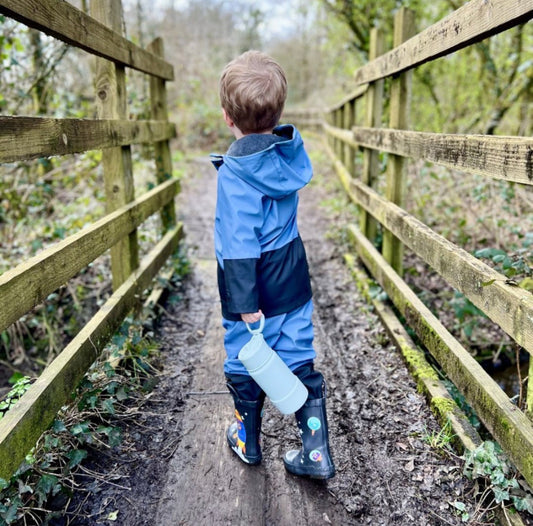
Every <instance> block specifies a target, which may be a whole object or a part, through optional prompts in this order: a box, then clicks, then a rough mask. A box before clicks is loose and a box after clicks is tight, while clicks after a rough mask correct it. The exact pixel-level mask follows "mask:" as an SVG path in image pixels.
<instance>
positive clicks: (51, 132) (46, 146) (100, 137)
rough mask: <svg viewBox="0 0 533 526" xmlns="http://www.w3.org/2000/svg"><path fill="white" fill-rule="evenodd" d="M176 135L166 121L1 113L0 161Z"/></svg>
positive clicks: (167, 137) (144, 141) (92, 148)
mask: <svg viewBox="0 0 533 526" xmlns="http://www.w3.org/2000/svg"><path fill="white" fill-rule="evenodd" d="M175 136H176V126H175V125H174V124H172V123H170V122H165V121H163V120H153V121H126V120H104V119H101V120H93V119H50V118H46V117H13V116H8V117H5V116H0V163H11V162H16V161H22V160H27V159H36V158H38V157H49V156H51V155H67V154H72V153H79V152H85V151H89V150H99V149H103V148H110V147H113V146H125V145H128V144H141V143H148V142H156V141H167V140H168V139H171V138H173V137H175Z"/></svg>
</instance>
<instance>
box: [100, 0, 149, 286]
mask: <svg viewBox="0 0 533 526" xmlns="http://www.w3.org/2000/svg"><path fill="white" fill-rule="evenodd" d="M91 15H92V17H93V18H95V19H96V20H98V21H100V22H102V23H103V24H105V25H107V26H108V27H110V28H111V29H113V30H114V31H115V32H116V33H119V34H122V3H121V1H120V0H91ZM95 88H96V100H97V106H98V117H99V118H101V119H123V120H126V119H127V118H128V115H127V98H126V72H125V68H124V67H123V66H117V65H115V64H114V63H113V62H109V61H108V60H106V59H103V58H97V59H96V73H95ZM102 164H103V168H104V184H105V193H106V211H107V212H108V213H110V212H113V211H114V210H116V209H117V208H120V207H121V206H123V205H125V204H127V203H129V202H131V201H133V199H134V187H133V170H132V161H131V147H130V146H121V147H118V148H106V149H105V150H103V152H102ZM138 266H139V248H138V242H137V232H136V231H133V232H132V233H131V234H130V235H129V236H128V237H127V238H125V239H124V240H122V241H120V242H119V243H117V244H116V245H115V246H114V247H113V248H111V271H112V274H113V289H114V290H116V289H117V288H118V287H119V286H120V285H121V284H122V283H124V281H126V279H127V278H128V276H129V275H130V274H131V273H132V272H133V271H134V270H135V269H136V268H137V267H138Z"/></svg>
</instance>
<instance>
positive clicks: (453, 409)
mask: <svg viewBox="0 0 533 526" xmlns="http://www.w3.org/2000/svg"><path fill="white" fill-rule="evenodd" d="M348 235H349V237H350V238H351V239H352V241H353V242H354V243H357V236H361V235H362V234H361V232H360V231H359V229H357V228H354V227H352V226H348ZM344 261H345V263H346V265H347V266H348V268H349V269H350V271H351V273H352V276H354V279H355V280H356V283H357V287H358V288H359V290H361V292H362V294H363V295H364V296H365V298H366V300H367V301H368V302H369V303H371V304H372V306H373V307H374V310H375V312H376V314H377V315H378V316H379V319H380V320H381V322H382V323H383V326H384V327H385V329H386V330H387V334H388V335H389V338H390V340H391V341H392V342H393V343H394V345H395V346H396V348H397V349H398V352H400V353H401V355H402V356H403V358H404V360H405V363H406V364H407V367H408V368H409V371H410V372H411V374H412V375H413V377H414V379H415V380H416V383H417V388H418V390H419V391H420V392H422V393H423V394H424V395H425V396H426V398H427V399H428V401H429V405H430V407H431V410H432V411H433V413H435V415H436V416H437V418H438V419H439V422H440V423H441V425H443V426H444V425H447V424H449V425H450V426H451V432H452V433H453V437H454V438H453V442H454V445H455V446H456V448H457V449H458V450H459V451H461V450H468V451H472V450H474V449H475V448H476V447H478V446H479V445H480V444H481V442H482V440H481V437H480V436H479V433H478V432H477V431H476V430H475V428H474V427H473V426H472V424H471V423H470V421H469V420H468V418H467V417H466V415H465V414H464V412H463V411H462V410H461V409H460V408H459V406H458V405H457V404H456V403H455V400H454V399H453V398H452V396H451V395H450V393H449V392H448V390H447V389H446V387H445V385H444V384H443V382H442V381H441V379H440V378H439V375H438V374H437V371H435V369H433V367H432V366H431V365H430V364H429V363H428V361H427V359H426V355H425V353H424V351H423V350H422V349H420V348H419V347H418V345H416V344H415V342H414V341H413V339H412V338H411V337H410V336H409V333H408V332H407V330H406V329H405V327H404V326H403V324H402V322H401V321H400V320H399V319H398V317H397V315H396V313H395V312H394V310H393V309H392V308H391V307H389V305H388V303H389V302H388V301H387V302H386V303H385V302H383V301H380V300H378V299H377V298H375V297H372V296H371V295H370V292H369V286H370V283H371V280H370V279H369V278H368V274H366V272H365V271H363V270H362V269H360V268H359V265H358V264H357V263H356V261H355V258H354V256H353V255H352V254H345V255H344ZM372 283H373V280H372Z"/></svg>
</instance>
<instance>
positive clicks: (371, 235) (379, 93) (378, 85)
mask: <svg viewBox="0 0 533 526" xmlns="http://www.w3.org/2000/svg"><path fill="white" fill-rule="evenodd" d="M384 42H385V40H384V38H383V34H382V33H381V31H380V30H379V29H377V28H373V29H372V31H371V33H370V53H369V57H368V58H369V60H374V59H375V58H376V57H379V56H380V55H382V54H383V51H384V48H385V44H384ZM365 106H366V115H365V126H367V127H369V128H381V116H382V113H383V80H382V79H380V80H377V81H375V82H372V83H371V84H370V85H369V86H368V90H367V92H366V95H365ZM378 175H379V153H378V152H377V151H376V150H372V149H370V148H365V149H364V152H363V172H362V174H361V181H362V182H363V183H364V184H366V185H368V186H370V187H373V186H374V184H375V181H376V179H377V177H378ZM359 211H360V217H361V219H360V222H359V228H360V229H361V232H363V234H364V235H365V236H366V237H367V238H368V239H370V240H371V241H372V242H373V241H374V239H375V238H376V234H377V223H376V220H375V219H374V218H373V217H371V216H370V214H369V213H368V212H367V211H366V210H364V209H363V208H362V207H360V209H359Z"/></svg>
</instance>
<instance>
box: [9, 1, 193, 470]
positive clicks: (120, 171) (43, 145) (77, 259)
mask: <svg viewBox="0 0 533 526" xmlns="http://www.w3.org/2000/svg"><path fill="white" fill-rule="evenodd" d="M91 6H92V8H93V9H94V12H95V13H96V15H95V16H97V17H98V18H100V19H101V21H98V20H96V19H95V18H92V17H90V16H89V15H86V14H84V13H83V12H81V11H80V10H78V9H76V8H75V7H73V6H72V5H70V4H69V3H68V2H66V1H63V0H38V1H37V0H24V1H20V0H0V13H3V14H7V15H8V16H11V17H12V18H14V19H15V20H19V21H21V22H24V23H27V24H28V25H29V26H30V27H34V28H37V29H39V30H41V31H43V32H45V33H47V34H49V35H52V36H55V37H56V38H59V39H60V40H63V41H65V42H67V43H69V44H72V45H75V46H78V47H80V48H82V49H85V50H86V51H89V52H90V53H92V54H94V55H97V56H98V57H102V58H98V59H97V60H96V68H95V69H96V74H95V77H96V80H95V84H96V86H97V97H96V101H97V103H98V105H99V107H98V109H99V112H98V113H99V115H100V116H101V117H102V119H97V120H95V119H53V118H51V117H48V116H44V117H19V116H0V162H3V163H7V162H9V163H11V162H17V161H20V160H29V159H35V158H37V157H43V156H50V155H67V154H73V153H78V152H84V151H88V150H94V149H98V150H102V165H103V179H104V190H105V196H106V203H105V204H106V212H107V213H106V215H105V216H104V217H102V218H101V219H99V220H97V221H95V222H94V223H93V224H91V225H89V226H87V227H86V228H84V229H83V230H81V231H80V232H77V233H75V234H73V235H71V236H69V237H68V238H66V239H64V240H62V241H60V242H58V243H56V244H54V245H52V246H50V247H49V248H46V249H44V250H42V251H41V252H40V253H38V254H37V255H36V256H34V257H33V258H30V259H28V260H27V261H24V262H21V263H20V264H18V265H16V266H15V267H14V268H12V269H10V270H8V271H6V272H5V273H4V274H2V275H1V276H0V331H3V330H4V329H6V328H7V327H8V326H9V325H11V324H12V323H14V322H16V321H17V320H18V319H19V318H20V317H21V316H23V315H24V314H26V313H27V312H29V311H30V310H31V309H32V308H33V307H35V306H36V305H38V304H39V303H41V302H43V301H46V298H47V297H48V296H49V294H50V293H52V292H53V291H54V290H57V289H58V288H59V287H60V286H62V285H64V284H65V283H67V282H68V280H69V279H71V278H72V277H73V276H74V275H76V274H77V273H78V272H79V271H81V270H82V269H84V268H86V267H87V265H89V264H90V263H91V262H92V261H94V260H95V259H96V258H97V257H99V256H100V255H101V254H103V253H104V252H105V251H107V250H110V252H111V277H112V280H113V283H112V285H113V288H114V290H115V292H114V293H113V294H112V296H111V297H110V298H109V299H108V301H107V302H106V303H105V305H104V306H103V307H102V308H101V309H100V310H99V311H98V312H97V313H96V315H95V316H94V317H93V318H92V319H91V320H90V321H89V322H88V323H87V324H86V325H85V326H84V327H83V328H82V329H81V330H80V332H79V333H78V334H77V335H76V336H75V337H74V339H73V340H72V342H71V343H70V344H69V345H68V346H67V347H66V348H65V349H63V350H62V351H61V352H60V354H59V355H58V356H57V357H56V358H55V360H54V361H53V362H52V363H51V364H50V365H49V366H48V367H46V368H45V369H44V371H43V372H42V373H41V375H40V376H39V378H38V379H37V381H36V382H35V383H34V384H32V386H31V387H30V389H29V390H28V391H27V392H26V393H25V395H24V396H23V397H22V398H21V399H20V401H19V402H18V403H17V404H16V405H15V406H14V407H13V408H11V409H10V410H9V411H8V412H7V413H6V415H5V416H4V418H2V420H0V478H4V479H8V478H9V477H10V476H11V475H12V473H13V472H14V471H15V470H16V469H17V467H18V466H19V465H20V463H21V462H22V460H23V459H24V457H25V455H26V454H27V453H28V451H29V450H30V449H31V447H32V446H33V444H34V443H35V441H36V440H37V439H38V437H39V435H40V434H41V433H42V432H43V431H44V430H45V429H46V428H47V427H48V426H49V425H50V424H51V422H52V421H53V419H54V417H55V414H56V413H57V411H58V409H59V408H61V407H62V406H63V405H64V404H65V403H67V402H69V401H70V399H71V394H72V392H73V391H74V390H75V388H76V385H77V384H78V382H79V381H80V380H81V379H82V377H83V375H84V374H85V373H86V371H87V369H88V368H89V367H90V365H91V364H92V363H93V362H94V360H95V359H96V358H97V356H98V355H99V353H100V352H101V350H102V349H103V348H104V346H105V344H106V343H107V341H108V340H109V338H110V336H111V335H112V333H113V331H115V330H116V329H117V328H118V327H119V326H120V324H121V323H122V321H123V320H124V317H125V316H126V315H127V314H128V312H129V311H130V310H131V309H132V307H133V305H134V301H135V298H137V297H139V296H140V295H141V294H142V293H143V292H144V291H145V290H146V288H147V287H148V286H149V285H150V283H151V282H152V280H153V278H154V277H155V276H156V275H157V272H158V271H159V270H160V269H161V267H162V266H163V264H164V263H165V261H166V260H167V259H168V257H169V256H170V255H171V254H172V253H173V252H174V251H175V249H176V248H177V246H178V243H179V242H180V240H181V239H182V237H183V226H182V225H181V224H176V214H175V207H174V198H175V196H176V194H177V192H178V191H179V182H178V181H177V180H176V179H173V178H172V157H171V152H170V146H169V140H170V139H171V138H173V137H175V135H176V127H175V125H174V124H173V123H170V122H168V109H167V105H166V86H165V81H166V80H171V79H172V78H173V76H174V73H173V69H172V66H171V65H170V64H168V63H167V62H165V61H164V59H163V46H162V41H161V39H156V40H155V41H154V42H152V44H151V45H150V46H149V49H150V51H147V50H144V49H141V48H140V47H138V46H136V45H134V44H133V43H132V42H130V41H128V40H127V39H125V38H124V37H122V36H121V34H119V32H120V29H121V13H122V6H121V3H120V1H114V2H108V1H107V0H92V3H91ZM104 59H105V60H104ZM124 66H128V67H132V68H134V69H138V70H140V71H143V72H146V73H148V74H150V103H151V110H152V111H151V120H143V121H132V120H129V119H128V112H127V100H126V97H125V94H126V83H125V70H124ZM146 143H151V144H153V146H154V148H153V151H154V156H155V174H154V175H155V178H156V180H157V186H156V187H155V188H153V189H152V190H150V191H149V192H147V193H146V194H144V195H142V196H141V197H140V198H138V199H135V195H134V185H133V163H132V158H131V149H130V145H132V144H146ZM157 212H159V214H160V215H161V228H160V230H161V231H160V234H161V236H162V237H161V240H160V241H159V242H157V243H156V244H155V246H154V247H153V248H152V250H151V251H150V252H149V253H148V255H147V256H145V258H144V259H143V260H142V261H140V262H139V255H138V254H139V247H138V242H137V235H136V229H137V227H139V226H140V225H141V224H142V223H143V222H144V221H145V220H146V219H147V218H148V217H150V216H152V215H153V214H154V213H157Z"/></svg>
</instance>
